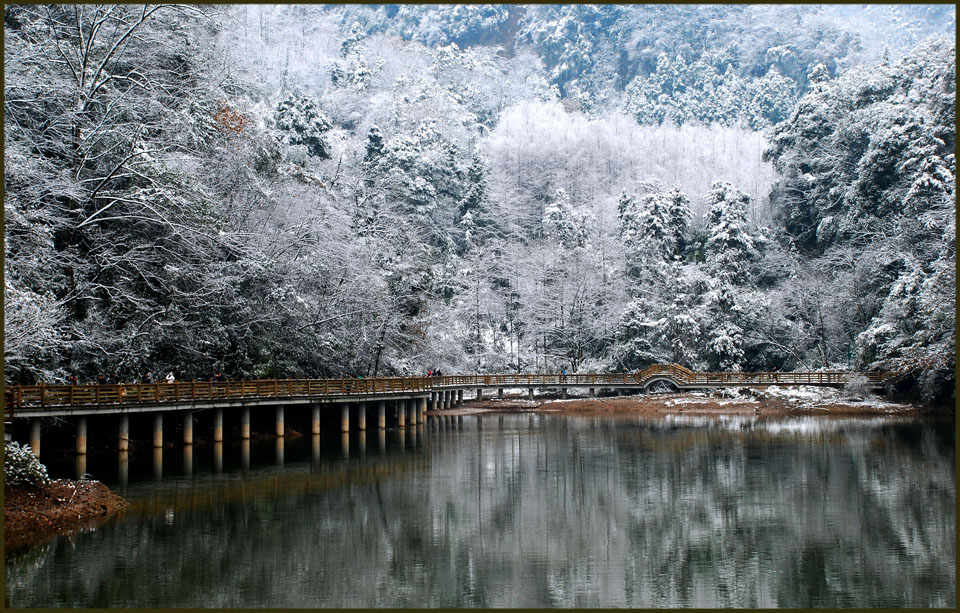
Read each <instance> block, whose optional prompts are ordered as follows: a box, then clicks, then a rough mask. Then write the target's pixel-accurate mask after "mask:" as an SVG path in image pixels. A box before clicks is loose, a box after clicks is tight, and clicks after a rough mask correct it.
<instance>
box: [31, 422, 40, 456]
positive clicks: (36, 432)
mask: <svg viewBox="0 0 960 613" xmlns="http://www.w3.org/2000/svg"><path fill="white" fill-rule="evenodd" d="M30 449H31V450H32V451H33V455H34V456H36V457H38V458H39V457H40V418H39V417H31V418H30Z"/></svg>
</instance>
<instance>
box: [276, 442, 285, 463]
mask: <svg viewBox="0 0 960 613" xmlns="http://www.w3.org/2000/svg"><path fill="white" fill-rule="evenodd" d="M283 445H284V440H283V437H282V436H278V437H277V438H276V440H275V441H274V447H275V448H276V454H275V457H276V462H277V466H283Z"/></svg>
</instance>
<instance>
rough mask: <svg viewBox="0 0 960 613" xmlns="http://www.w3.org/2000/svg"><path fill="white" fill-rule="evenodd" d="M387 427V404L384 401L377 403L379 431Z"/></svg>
mask: <svg viewBox="0 0 960 613" xmlns="http://www.w3.org/2000/svg"><path fill="white" fill-rule="evenodd" d="M386 427H387V403H386V402H384V401H383V400H378V401H377V429H378V430H383V429H384V428H386Z"/></svg>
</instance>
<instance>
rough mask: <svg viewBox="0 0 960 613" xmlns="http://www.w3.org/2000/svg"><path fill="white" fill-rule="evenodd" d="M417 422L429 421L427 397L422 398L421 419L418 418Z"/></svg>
mask: <svg viewBox="0 0 960 613" xmlns="http://www.w3.org/2000/svg"><path fill="white" fill-rule="evenodd" d="M417 423H418V424H425V423H427V399H426V398H421V399H420V417H419V419H417Z"/></svg>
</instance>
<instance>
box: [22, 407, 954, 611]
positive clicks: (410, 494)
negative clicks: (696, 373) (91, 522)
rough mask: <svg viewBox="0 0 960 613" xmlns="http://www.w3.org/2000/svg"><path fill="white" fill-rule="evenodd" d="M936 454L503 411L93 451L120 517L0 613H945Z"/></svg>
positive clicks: (947, 590) (40, 552)
mask: <svg viewBox="0 0 960 613" xmlns="http://www.w3.org/2000/svg"><path fill="white" fill-rule="evenodd" d="M954 454H955V435H954V425H953V423H952V422H948V423H943V422H933V421H921V420H904V419H901V418H843V419H841V418H822V417H820V418H810V417H806V418H804V417H796V418H784V419H759V418H750V419H746V418H723V417H717V418H709V419H708V418H694V417H683V418H681V417H675V418H667V419H659V420H653V421H649V420H641V419H637V418H619V417H612V418H608V417H604V418H593V417H573V416H569V417H568V416H563V415H557V414H522V413H513V414H500V415H499V417H498V415H496V414H486V415H484V416H483V417H482V419H478V418H477V417H476V416H471V415H468V416H465V417H462V418H460V420H457V418H452V419H451V418H447V420H446V421H438V420H437V419H433V418H432V419H431V420H430V421H429V422H428V423H427V424H426V425H422V426H420V427H418V428H408V429H406V430H397V429H393V430H388V431H386V432H378V431H376V430H370V431H367V432H366V433H358V432H352V433H351V434H350V435H348V436H346V437H343V436H341V435H340V434H330V435H326V434H325V435H320V436H316V437H311V436H305V437H301V438H296V439H287V440H285V441H282V442H278V441H276V440H272V439H265V440H259V441H253V442H252V443H250V442H248V443H245V444H241V443H239V442H236V441H234V442H231V441H228V442H227V443H225V444H223V445H214V444H198V445H195V446H194V448H193V449H189V451H185V450H184V448H183V447H179V446H178V447H174V448H171V449H166V450H164V451H163V453H162V455H161V454H157V455H156V456H155V455H154V454H152V453H151V452H150V451H149V450H148V451H147V452H145V453H142V454H132V455H131V456H130V457H129V459H128V460H127V461H126V462H124V463H122V464H121V463H120V462H118V457H117V456H116V455H110V456H106V457H104V456H96V455H91V456H90V457H89V458H88V459H87V465H86V466H85V467H84V468H86V470H88V471H89V472H91V473H92V474H94V475H96V476H97V477H98V478H100V479H101V480H103V481H104V482H105V483H106V484H107V485H109V486H110V487H111V488H113V489H114V490H115V491H117V492H118V493H119V494H121V495H122V496H124V497H125V498H126V499H127V500H128V501H129V502H130V503H131V506H130V507H129V508H128V509H127V510H125V511H124V513H123V514H122V516H120V517H117V518H115V519H113V520H111V521H109V522H108V523H107V524H106V525H103V526H101V527H99V528H97V529H91V530H90V531H87V532H83V533H75V534H73V535H70V536H63V537H58V538H57V539H56V540H54V541H51V542H49V543H47V544H45V545H42V546H40V547H36V548H34V549H31V550H28V551H26V552H22V553H18V554H13V555H8V556H7V560H6V570H5V574H6V576H5V581H6V599H7V603H6V604H7V606H10V607H64V606H66V607H87V608H99V607H145V608H152V607H164V608H169V607H273V608H285V607H303V608H313V607H336V608H342V607H401V608H421V607H522V608H531V607H581V608H586V607H589V608H594V607H633V608H637V607H639V608H654V607H751V608H756V607H863V608H874V607H950V608H952V607H954V606H955V605H956V601H955V590H956V584H955V574H956V546H955V543H956V537H955V532H956V525H955V512H956V511H955V507H956V491H955V460H954ZM157 456H159V457H157ZM50 470H51V473H52V475H53V476H54V477H68V478H73V477H75V476H76V475H75V474H74V473H75V470H76V467H75V466H74V465H73V463H72V460H69V461H65V462H64V463H62V464H57V463H51V464H50Z"/></svg>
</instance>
